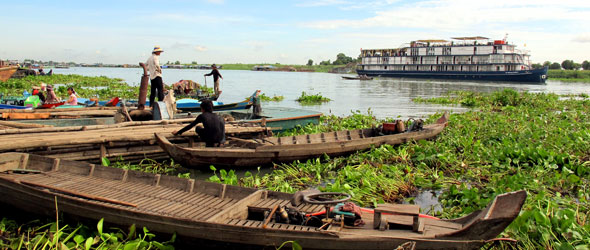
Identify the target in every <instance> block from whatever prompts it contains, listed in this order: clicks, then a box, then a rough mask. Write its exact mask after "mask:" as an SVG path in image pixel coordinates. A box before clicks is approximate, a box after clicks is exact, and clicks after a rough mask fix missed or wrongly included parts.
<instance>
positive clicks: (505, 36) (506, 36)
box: [502, 33, 508, 42]
mask: <svg viewBox="0 0 590 250" xmlns="http://www.w3.org/2000/svg"><path fill="white" fill-rule="evenodd" d="M506 38H508V33H506V35H504V39H502V41H504V42H506Z"/></svg>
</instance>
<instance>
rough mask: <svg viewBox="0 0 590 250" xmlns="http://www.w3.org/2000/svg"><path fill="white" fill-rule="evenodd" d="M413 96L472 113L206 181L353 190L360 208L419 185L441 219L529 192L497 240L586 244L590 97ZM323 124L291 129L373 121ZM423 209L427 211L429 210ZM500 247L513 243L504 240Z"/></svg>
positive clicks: (399, 197) (361, 119) (531, 245)
mask: <svg viewBox="0 0 590 250" xmlns="http://www.w3.org/2000/svg"><path fill="white" fill-rule="evenodd" d="M416 101H419V102H429V103H443V104H452V105H462V106H465V107H473V108H475V109H474V110H473V111H469V112H466V113H463V114H452V115H451V118H450V121H449V125H448V127H447V128H446V129H445V131H444V132H443V133H442V134H441V135H440V136H439V137H437V138H436V139H435V140H432V141H419V142H414V143H408V144H405V145H401V146H399V147H392V146H388V145H384V146H381V147H377V148H373V149H371V150H369V151H365V152H359V153H356V154H353V155H351V156H348V157H338V158H334V159H327V158H326V159H321V158H318V159H315V160H309V161H306V162H300V163H292V164H282V165H277V166H275V170H274V171H273V172H272V173H270V174H260V173H256V172H254V173H246V176H245V177H243V178H238V177H237V176H236V175H235V173H234V172H232V171H225V170H224V171H222V172H217V174H216V176H213V177H212V178H211V180H213V181H219V182H223V183H232V184H239V185H243V186H248V187H263V188H267V189H270V190H280V191H286V192H294V191H296V190H300V189H305V188H307V187H310V186H311V187H314V186H315V187H320V189H321V190H322V191H328V192H346V193H349V194H351V195H352V197H353V200H354V201H355V202H358V203H360V204H364V205H370V204H374V203H381V202H401V201H404V200H405V201H408V202H411V201H412V200H413V199H412V198H408V197H412V196H413V195H415V194H416V192H417V191H418V190H440V191H438V192H439V193H441V195H440V196H439V197H438V199H439V202H440V205H441V206H442V212H440V214H439V215H440V216H442V217H446V218H455V217H458V216H461V215H465V214H467V213H470V212H472V211H474V210H477V209H481V208H482V207H483V206H485V204H487V203H488V202H489V201H490V199H491V198H492V197H494V196H495V195H497V194H500V193H503V192H507V191H514V190H519V189H525V190H527V191H528V193H529V197H528V199H527V202H526V204H525V207H524V208H523V212H522V213H521V216H520V217H518V218H517V219H516V220H515V222H514V223H512V225H511V226H510V227H509V228H508V229H507V230H506V231H505V232H504V233H503V234H502V235H499V237H500V236H501V237H511V238H514V239H516V240H518V245H517V248H520V249H573V247H574V246H575V247H577V248H579V249H587V248H588V247H589V246H590V216H589V213H590V205H588V200H589V199H590V189H589V182H588V178H589V176H590V99H589V98H588V95H587V94H579V95H571V96H559V95H556V94H544V93H527V92H522V93H519V92H516V91H514V90H510V89H506V90H504V91H499V92H495V93H490V94H479V93H473V92H452V93H449V95H448V96H447V97H442V98H435V99H428V100H423V99H418V100H416ZM438 116H440V114H437V115H433V116H432V117H433V118H436V117H438ZM433 118H431V119H429V120H427V121H426V122H425V124H428V123H431V122H433V121H432V119H433ZM322 123H324V124H325V125H324V126H308V127H304V128H300V129H298V130H296V131H292V132H291V133H290V134H304V133H315V132H320V131H321V132H324V131H330V130H332V129H335V130H340V129H352V128H362V127H370V126H371V125H375V124H377V123H379V121H377V120H375V119H374V118H372V116H371V115H370V114H369V115H363V114H361V113H360V112H355V113H354V114H353V115H352V116H350V117H348V118H337V117H323V118H322ZM287 134H288V133H287ZM422 212H428V213H430V214H433V212H432V210H431V209H429V208H424V209H423V210H422ZM496 247H499V248H511V247H510V246H509V245H506V244H504V243H502V244H500V245H499V246H496Z"/></svg>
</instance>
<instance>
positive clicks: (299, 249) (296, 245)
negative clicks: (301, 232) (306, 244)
mask: <svg viewBox="0 0 590 250" xmlns="http://www.w3.org/2000/svg"><path fill="white" fill-rule="evenodd" d="M291 249H293V250H302V249H303V248H302V247H301V245H299V243H297V241H292V242H291Z"/></svg>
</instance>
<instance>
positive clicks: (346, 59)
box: [307, 53, 360, 66]
mask: <svg viewBox="0 0 590 250" xmlns="http://www.w3.org/2000/svg"><path fill="white" fill-rule="evenodd" d="M359 58H360V57H359ZM358 60H359V59H358V58H357V59H353V58H352V57H350V56H347V55H345V54H344V53H338V55H336V60H334V61H333V62H332V61H331V60H326V61H321V62H320V63H319V65H346V64H349V63H351V62H357V61H358ZM307 65H308V66H311V65H313V60H311V59H309V60H308V61H307Z"/></svg>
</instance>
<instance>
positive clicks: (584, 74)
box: [547, 69, 590, 83]
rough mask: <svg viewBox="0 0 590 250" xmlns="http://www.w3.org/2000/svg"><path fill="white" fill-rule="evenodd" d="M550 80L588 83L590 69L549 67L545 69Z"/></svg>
mask: <svg viewBox="0 0 590 250" xmlns="http://www.w3.org/2000/svg"><path fill="white" fill-rule="evenodd" d="M547 77H549V79H550V80H557V81H562V82H588V83H590V70H561V69H551V70H549V71H547Z"/></svg>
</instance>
